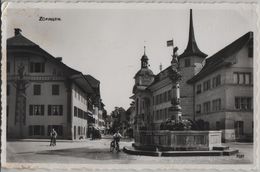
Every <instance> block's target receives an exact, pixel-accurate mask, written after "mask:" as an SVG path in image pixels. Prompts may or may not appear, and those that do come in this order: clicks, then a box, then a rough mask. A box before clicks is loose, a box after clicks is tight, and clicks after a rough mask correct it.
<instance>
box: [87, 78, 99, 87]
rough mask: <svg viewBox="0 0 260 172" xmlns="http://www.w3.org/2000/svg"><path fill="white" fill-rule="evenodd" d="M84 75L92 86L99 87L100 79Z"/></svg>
mask: <svg viewBox="0 0 260 172" xmlns="http://www.w3.org/2000/svg"><path fill="white" fill-rule="evenodd" d="M84 76H85V77H86V79H87V80H88V82H89V83H90V85H91V86H92V87H94V88H98V87H99V84H100V81H99V80H97V79H96V78H94V77H93V76H91V75H84Z"/></svg>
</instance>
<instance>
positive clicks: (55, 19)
mask: <svg viewBox="0 0 260 172" xmlns="http://www.w3.org/2000/svg"><path fill="white" fill-rule="evenodd" d="M39 21H61V18H59V17H42V16H40V17H39Z"/></svg>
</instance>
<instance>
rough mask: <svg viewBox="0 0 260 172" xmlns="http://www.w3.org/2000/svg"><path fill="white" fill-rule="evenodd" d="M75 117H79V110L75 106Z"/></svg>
mask: <svg viewBox="0 0 260 172" xmlns="http://www.w3.org/2000/svg"><path fill="white" fill-rule="evenodd" d="M74 116H78V108H77V107H76V106H74Z"/></svg>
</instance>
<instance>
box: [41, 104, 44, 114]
mask: <svg viewBox="0 0 260 172" xmlns="http://www.w3.org/2000/svg"><path fill="white" fill-rule="evenodd" d="M41 115H42V116H43V115H44V105H41Z"/></svg>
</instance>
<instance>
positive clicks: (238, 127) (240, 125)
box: [234, 121, 244, 138]
mask: <svg viewBox="0 0 260 172" xmlns="http://www.w3.org/2000/svg"><path fill="white" fill-rule="evenodd" d="M234 127H235V134H236V138H237V137H239V136H240V135H243V134H244V122H243V121H235V122H234Z"/></svg>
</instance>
